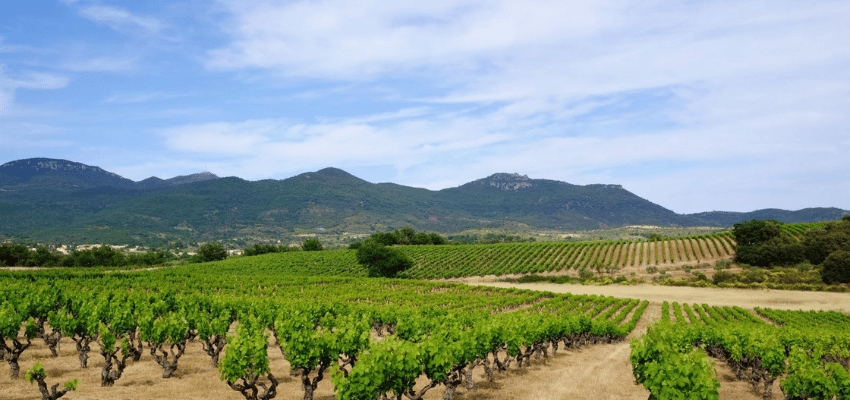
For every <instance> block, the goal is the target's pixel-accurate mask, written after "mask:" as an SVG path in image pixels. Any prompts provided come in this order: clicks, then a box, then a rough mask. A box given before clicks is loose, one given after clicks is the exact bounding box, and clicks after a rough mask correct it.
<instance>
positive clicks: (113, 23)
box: [79, 5, 164, 34]
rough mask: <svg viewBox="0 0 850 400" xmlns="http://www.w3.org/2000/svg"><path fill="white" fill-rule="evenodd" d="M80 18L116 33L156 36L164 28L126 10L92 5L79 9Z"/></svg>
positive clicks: (158, 22)
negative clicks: (141, 33) (102, 25)
mask: <svg viewBox="0 0 850 400" xmlns="http://www.w3.org/2000/svg"><path fill="white" fill-rule="evenodd" d="M79 13H80V15H81V16H83V17H85V18H87V19H89V20H92V21H94V22H97V23H101V24H104V25H106V26H109V27H110V28H112V29H115V30H117V31H138V30H141V31H143V32H146V33H148V34H157V33H159V32H160V31H162V29H163V28H164V24H163V23H162V22H160V20H158V19H156V18H153V17H147V16H142V15H137V14H134V13H131V12H129V11H127V10H126V9H123V8H119V7H112V6H103V5H92V6H85V7H82V8H80V10H79Z"/></svg>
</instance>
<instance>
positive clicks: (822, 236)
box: [803, 221, 850, 264]
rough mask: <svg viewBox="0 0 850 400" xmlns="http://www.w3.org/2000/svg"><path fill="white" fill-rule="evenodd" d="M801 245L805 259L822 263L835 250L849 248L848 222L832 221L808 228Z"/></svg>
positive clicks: (849, 232) (849, 225)
mask: <svg viewBox="0 0 850 400" xmlns="http://www.w3.org/2000/svg"><path fill="white" fill-rule="evenodd" d="M803 246H804V247H805V252H806V259H807V260H809V262H811V263H812V264H822V263H823V262H824V260H826V257H827V256H829V255H830V254H831V253H833V252H835V251H838V250H850V222H845V221H841V222H832V223H828V224H826V225H824V226H823V227H822V228H816V229H810V230H809V231H807V232H806V234H805V237H803Z"/></svg>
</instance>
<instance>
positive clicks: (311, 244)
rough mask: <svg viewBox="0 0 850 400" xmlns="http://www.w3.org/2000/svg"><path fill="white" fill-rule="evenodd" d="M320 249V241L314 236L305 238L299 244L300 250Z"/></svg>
mask: <svg viewBox="0 0 850 400" xmlns="http://www.w3.org/2000/svg"><path fill="white" fill-rule="evenodd" d="M322 249H323V247H322V242H320V241H319V239H316V238H310V239H307V240H305V241H304V243H302V244H301V250H304V251H320V250H322Z"/></svg>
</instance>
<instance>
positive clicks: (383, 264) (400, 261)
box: [357, 240, 413, 278]
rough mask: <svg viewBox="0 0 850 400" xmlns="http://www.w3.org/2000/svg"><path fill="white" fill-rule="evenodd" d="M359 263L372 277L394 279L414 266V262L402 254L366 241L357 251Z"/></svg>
mask: <svg viewBox="0 0 850 400" xmlns="http://www.w3.org/2000/svg"><path fill="white" fill-rule="evenodd" d="M357 262H358V263H360V264H361V265H363V266H364V267H366V273H367V275H368V276H370V277H385V278H392V277H394V276H396V275H397V274H398V273H399V272H401V271H404V270H406V269H408V268H410V267H412V266H413V261H411V260H410V258H408V257H407V256H405V255H404V254H403V253H402V252H400V251H398V250H396V249H393V248H390V247H387V246H384V245H382V244H380V243H378V242H376V241H374V240H366V241H365V242H363V245H362V246H360V248H359V249H357Z"/></svg>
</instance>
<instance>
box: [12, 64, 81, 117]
mask: <svg viewBox="0 0 850 400" xmlns="http://www.w3.org/2000/svg"><path fill="white" fill-rule="evenodd" d="M67 84H68V78H67V77H64V76H61V75H55V74H48V73H42V72H31V71H29V72H23V73H18V74H16V75H14V76H9V75H7V74H6V73H5V71H4V66H3V65H0V116H3V115H9V114H11V113H12V110H13V108H14V106H15V91H16V90H18V89H60V88H63V87H65V86H66V85H67Z"/></svg>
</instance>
